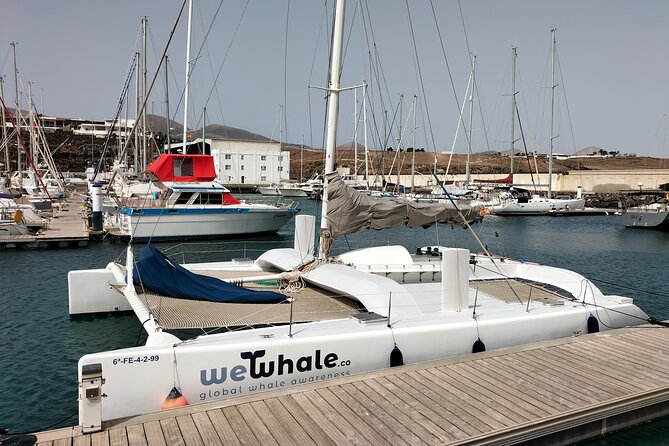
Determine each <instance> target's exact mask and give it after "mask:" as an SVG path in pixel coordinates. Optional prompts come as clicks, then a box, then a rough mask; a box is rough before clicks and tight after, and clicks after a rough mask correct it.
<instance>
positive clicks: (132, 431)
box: [125, 424, 148, 446]
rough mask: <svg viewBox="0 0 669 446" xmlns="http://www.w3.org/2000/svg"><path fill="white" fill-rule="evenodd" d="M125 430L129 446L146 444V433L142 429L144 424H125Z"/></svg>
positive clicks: (144, 445) (145, 445)
mask: <svg viewBox="0 0 669 446" xmlns="http://www.w3.org/2000/svg"><path fill="white" fill-rule="evenodd" d="M125 430H126V433H127V434H128V445H129V446H148V442H147V434H146V432H145V431H144V425H142V424H135V425H131V426H126V428H125Z"/></svg>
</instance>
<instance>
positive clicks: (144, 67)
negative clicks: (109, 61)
mask: <svg viewBox="0 0 669 446" xmlns="http://www.w3.org/2000/svg"><path fill="white" fill-rule="evenodd" d="M147 22H148V20H147V19H146V16H144V18H143V19H142V35H143V37H142V40H143V47H144V48H143V54H142V58H143V63H142V95H143V96H144V103H146V100H147V93H146V24H147ZM147 155H148V154H147V151H146V110H143V111H142V171H145V170H146V166H147V161H148V158H147Z"/></svg>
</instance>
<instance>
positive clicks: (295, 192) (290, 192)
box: [279, 187, 307, 197]
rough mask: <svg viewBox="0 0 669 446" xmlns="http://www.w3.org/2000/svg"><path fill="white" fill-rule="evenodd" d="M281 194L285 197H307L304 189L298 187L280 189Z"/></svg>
mask: <svg viewBox="0 0 669 446" xmlns="http://www.w3.org/2000/svg"><path fill="white" fill-rule="evenodd" d="M279 194H281V195H282V196H284V197H306V196H307V193H306V192H305V191H303V190H302V189H299V188H296V187H281V188H279Z"/></svg>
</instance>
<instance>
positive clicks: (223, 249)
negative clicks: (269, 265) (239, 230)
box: [162, 240, 293, 264]
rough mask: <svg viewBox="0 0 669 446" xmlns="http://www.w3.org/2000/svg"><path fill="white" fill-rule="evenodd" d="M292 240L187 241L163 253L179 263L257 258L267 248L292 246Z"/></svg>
mask: <svg viewBox="0 0 669 446" xmlns="http://www.w3.org/2000/svg"><path fill="white" fill-rule="evenodd" d="M292 243H293V242H292V241H291V240H276V241H270V240H242V241H232V240H221V241H217V242H186V243H178V244H176V245H174V246H171V247H169V248H164V249H163V250H162V251H163V253H164V254H165V255H166V256H167V257H169V258H170V259H172V260H175V261H178V262H179V263H185V264H188V263H201V262H224V261H230V260H235V259H248V260H251V259H255V258H257V257H259V256H260V255H261V254H262V253H264V252H265V251H267V249H268V248H269V249H276V248H289V247H292Z"/></svg>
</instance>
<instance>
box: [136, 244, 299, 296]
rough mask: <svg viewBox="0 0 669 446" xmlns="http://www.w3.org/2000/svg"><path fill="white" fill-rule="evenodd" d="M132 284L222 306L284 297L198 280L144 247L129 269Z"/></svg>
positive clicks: (157, 253) (208, 279)
mask: <svg viewBox="0 0 669 446" xmlns="http://www.w3.org/2000/svg"><path fill="white" fill-rule="evenodd" d="M133 282H134V283H135V285H141V286H143V287H144V288H145V289H147V290H149V291H152V292H154V293H158V294H162V295H163V296H170V297H178V298H181V299H194V300H207V301H211V302H226V303H253V304H266V303H277V302H282V301H284V300H286V296H284V295H283V294H280V293H275V292H273V291H254V290H248V289H246V288H242V287H239V286H237V285H233V284H231V283H227V282H224V281H222V280H219V279H217V278H215V277H208V276H202V275H199V274H195V273H193V272H191V271H188V270H187V269H186V268H184V267H182V266H180V265H178V264H176V263H173V262H172V261H170V260H169V259H168V258H167V257H165V255H164V254H163V253H161V252H160V251H158V250H157V249H156V248H154V247H153V245H150V244H149V245H146V246H145V247H144V249H143V250H142V253H141V254H140V256H139V260H138V261H137V263H136V264H135V267H134V268H133Z"/></svg>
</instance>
